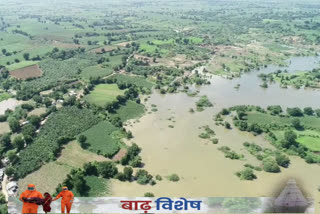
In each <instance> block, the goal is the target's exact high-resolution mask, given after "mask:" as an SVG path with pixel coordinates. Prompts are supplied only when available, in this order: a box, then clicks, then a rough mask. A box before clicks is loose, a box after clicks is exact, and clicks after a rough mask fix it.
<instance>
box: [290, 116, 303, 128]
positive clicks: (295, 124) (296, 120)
mask: <svg viewBox="0 0 320 214" xmlns="http://www.w3.org/2000/svg"><path fill="white" fill-rule="evenodd" d="M291 123H292V126H293V127H294V128H295V129H297V130H300V129H302V128H303V126H302V125H301V123H300V120H299V118H294V119H293V120H292V121H291Z"/></svg>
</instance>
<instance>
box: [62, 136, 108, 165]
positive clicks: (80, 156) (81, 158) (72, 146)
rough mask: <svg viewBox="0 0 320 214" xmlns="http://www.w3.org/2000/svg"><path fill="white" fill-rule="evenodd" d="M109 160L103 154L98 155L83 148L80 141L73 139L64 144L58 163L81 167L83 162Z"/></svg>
mask: <svg viewBox="0 0 320 214" xmlns="http://www.w3.org/2000/svg"><path fill="white" fill-rule="evenodd" d="M107 160H108V159H107V158H105V157H103V156H102V155H97V154H96V153H93V152H90V151H88V150H85V149H83V148H81V146H80V145H79V143H78V142H76V141H71V142H69V143H68V144H67V145H65V146H64V148H63V149H62V151H61V155H60V156H59V158H58V159H57V160H56V163H57V164H61V165H67V166H70V167H73V168H80V167H82V166H83V164H85V163H88V162H92V161H107Z"/></svg>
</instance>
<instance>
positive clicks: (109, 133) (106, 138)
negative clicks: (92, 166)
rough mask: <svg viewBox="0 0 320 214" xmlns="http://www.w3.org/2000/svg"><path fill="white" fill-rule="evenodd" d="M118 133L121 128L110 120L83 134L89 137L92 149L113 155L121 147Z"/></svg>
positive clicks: (88, 141) (99, 152)
mask: <svg viewBox="0 0 320 214" xmlns="http://www.w3.org/2000/svg"><path fill="white" fill-rule="evenodd" d="M118 133H119V129H118V128H116V127H115V126H114V125H112V124H111V123H110V122H108V121H102V122H100V123H98V124H97V125H95V126H93V127H91V128H90V129H89V130H87V131H85V132H83V133H82V134H83V135H85V136H86V137H87V143H88V144H89V150H90V151H92V152H96V153H98V154H101V155H104V156H107V157H112V156H113V155H115V154H116V153H117V152H118V151H119V149H120V140H119V138H118V136H117V134H118Z"/></svg>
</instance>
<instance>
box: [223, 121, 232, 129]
mask: <svg viewBox="0 0 320 214" xmlns="http://www.w3.org/2000/svg"><path fill="white" fill-rule="evenodd" d="M224 126H225V127H226V128H227V129H231V125H230V123H229V122H228V121H226V122H225V123H224Z"/></svg>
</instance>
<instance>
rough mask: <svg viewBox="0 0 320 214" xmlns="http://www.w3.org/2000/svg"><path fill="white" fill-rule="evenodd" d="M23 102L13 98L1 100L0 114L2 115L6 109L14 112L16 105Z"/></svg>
mask: <svg viewBox="0 0 320 214" xmlns="http://www.w3.org/2000/svg"><path fill="white" fill-rule="evenodd" d="M23 102H24V101H19V100H16V99H14V98H10V99H7V100H3V101H1V102H0V114H4V113H5V111H6V110H7V109H10V110H14V109H15V108H16V107H17V106H18V105H21V104H22V103H23Z"/></svg>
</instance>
